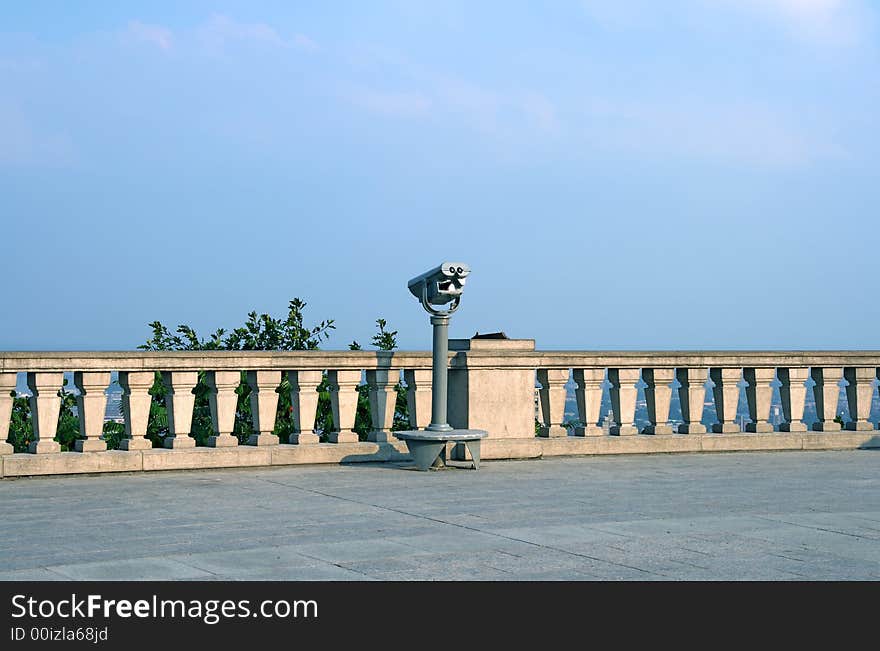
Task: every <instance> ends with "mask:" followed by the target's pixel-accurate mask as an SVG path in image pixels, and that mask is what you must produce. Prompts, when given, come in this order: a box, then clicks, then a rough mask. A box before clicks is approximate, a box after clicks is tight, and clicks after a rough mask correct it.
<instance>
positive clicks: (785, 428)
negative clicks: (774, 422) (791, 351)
mask: <svg viewBox="0 0 880 651" xmlns="http://www.w3.org/2000/svg"><path fill="white" fill-rule="evenodd" d="M808 374H809V370H808V369H806V368H797V367H792V368H780V369H777V370H776V376H777V377H778V378H779V381H780V382H782V386H781V387H779V397H780V398H782V416H783V418H785V422H784V423H782V424H781V425H780V426H779V431H780V432H806V431H807V426H806V425H805V424H804V402H805V399H806V396H807V386H806V384H804V382H805V381H806V379H807V375H808Z"/></svg>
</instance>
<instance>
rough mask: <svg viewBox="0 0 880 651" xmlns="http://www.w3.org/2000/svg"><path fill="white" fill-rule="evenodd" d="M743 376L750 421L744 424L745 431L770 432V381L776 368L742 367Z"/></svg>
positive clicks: (771, 428) (771, 391)
mask: <svg viewBox="0 0 880 651" xmlns="http://www.w3.org/2000/svg"><path fill="white" fill-rule="evenodd" d="M743 377H744V378H745V380H746V382H748V386H747V387H746V398H747V399H748V402H749V419H751V421H752V422H750V423H747V424H746V431H747V432H756V433H759V434H761V433H766V432H772V431H773V425H771V424H770V402H771V400H772V398H773V387H772V386H770V383H771V382H772V381H773V378H774V377H776V369H774V368H747V369H743Z"/></svg>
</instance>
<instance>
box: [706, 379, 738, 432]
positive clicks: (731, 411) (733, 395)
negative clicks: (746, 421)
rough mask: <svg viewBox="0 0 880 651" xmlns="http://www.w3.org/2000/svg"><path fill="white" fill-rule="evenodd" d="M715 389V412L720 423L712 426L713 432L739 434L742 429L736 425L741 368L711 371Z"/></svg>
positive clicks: (713, 391)
mask: <svg viewBox="0 0 880 651" xmlns="http://www.w3.org/2000/svg"><path fill="white" fill-rule="evenodd" d="M709 375H710V377H711V378H712V382H714V383H715V388H714V389H713V390H712V393H713V395H714V398H715V412H716V413H717V414H718V422H717V423H715V424H714V425H712V431H713V432H715V433H717V434H730V433H734V432H739V431H740V427H739V425H737V424H736V409H737V407H738V406H739V381H740V378H741V377H742V369H740V368H713V369H711V370H710V371H709Z"/></svg>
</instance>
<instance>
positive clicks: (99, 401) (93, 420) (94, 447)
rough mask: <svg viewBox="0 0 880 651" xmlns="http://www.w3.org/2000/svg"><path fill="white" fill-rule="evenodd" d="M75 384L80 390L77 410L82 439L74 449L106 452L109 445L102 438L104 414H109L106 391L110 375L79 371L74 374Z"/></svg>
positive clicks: (76, 442)
mask: <svg viewBox="0 0 880 651" xmlns="http://www.w3.org/2000/svg"><path fill="white" fill-rule="evenodd" d="M73 383H74V384H75V385H76V388H77V389H79V395H78V396H77V397H76V410H77V412H78V415H79V435H80V437H81V438H79V439H77V440H76V441H75V442H74V448H75V449H76V451H77V452H101V451H103V450H106V449H107V443H106V442H105V441H104V440H103V439H102V438H101V436H102V435H103V434H104V414H105V413H106V412H107V394H106V393H104V391H105V390H106V389H107V387H108V386H109V385H110V373H107V372H103V373H86V372H84V371H77V372H75V373H74V374H73Z"/></svg>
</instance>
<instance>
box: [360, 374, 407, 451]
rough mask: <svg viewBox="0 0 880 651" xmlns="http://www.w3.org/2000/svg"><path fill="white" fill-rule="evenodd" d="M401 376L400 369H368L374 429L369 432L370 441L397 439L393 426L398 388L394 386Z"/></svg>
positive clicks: (380, 441) (382, 441) (371, 416)
mask: <svg viewBox="0 0 880 651" xmlns="http://www.w3.org/2000/svg"><path fill="white" fill-rule="evenodd" d="M399 378H400V371H399V370H394V369H387V368H383V369H375V370H369V371H367V386H368V387H369V389H368V391H369V398H370V418H371V419H372V421H373V422H372V425H373V429H372V431H370V432H369V433H368V434H367V440H368V441H375V442H377V443H386V442H388V441H393V440H396V439H395V438H394V435H393V434H392V433H391V427H392V426H393V425H394V406H395V405H396V404H397V390H396V389H395V388H394V387H395V385H396V384H397V382H398V380H399Z"/></svg>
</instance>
